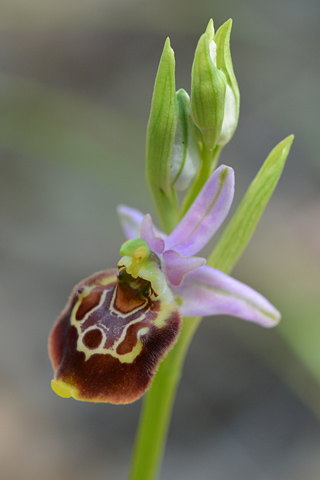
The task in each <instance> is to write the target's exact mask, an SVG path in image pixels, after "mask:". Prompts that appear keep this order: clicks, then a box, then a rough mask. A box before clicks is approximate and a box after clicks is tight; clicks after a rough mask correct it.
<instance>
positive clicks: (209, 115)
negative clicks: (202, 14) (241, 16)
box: [191, 20, 226, 150]
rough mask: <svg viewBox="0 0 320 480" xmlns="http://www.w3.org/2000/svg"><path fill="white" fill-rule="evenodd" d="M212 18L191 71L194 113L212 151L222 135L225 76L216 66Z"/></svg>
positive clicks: (193, 117) (192, 114)
mask: <svg viewBox="0 0 320 480" xmlns="http://www.w3.org/2000/svg"><path fill="white" fill-rule="evenodd" d="M216 56H217V52H216V44H215V42H214V27H213V21H212V20H210V22H209V24H208V27H207V29H206V31H205V33H204V34H203V35H202V36H201V37H200V40H199V42H198V45H197V48H196V52H195V55H194V61H193V66H192V74H191V116H192V120H193V122H194V123H195V125H196V126H197V127H198V128H199V129H200V131H201V133H202V138H203V142H204V144H205V146H206V147H207V148H208V149H209V150H212V149H213V148H214V147H215V146H216V145H217V143H218V140H219V137H220V135H221V130H222V124H223V118H224V108H225V96H226V78H225V75H224V74H223V73H222V72H221V71H220V70H219V69H218V68H217V64H216V61H217V58H216Z"/></svg>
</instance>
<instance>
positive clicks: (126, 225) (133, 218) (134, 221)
mask: <svg viewBox="0 0 320 480" xmlns="http://www.w3.org/2000/svg"><path fill="white" fill-rule="evenodd" d="M117 213H118V216H119V220H120V224H121V226H122V230H123V232H124V234H125V236H126V238H127V239H128V240H131V239H132V238H137V237H140V225H141V222H142V220H143V216H144V215H143V213H141V212H140V211H139V210H136V209H135V208H131V207H127V205H118V207H117Z"/></svg>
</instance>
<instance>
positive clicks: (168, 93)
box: [146, 38, 178, 217]
mask: <svg viewBox="0 0 320 480" xmlns="http://www.w3.org/2000/svg"><path fill="white" fill-rule="evenodd" d="M177 121H178V104H177V99H176V88H175V60H174V52H173V50H172V48H171V46H170V40H169V38H167V40H166V42H165V45H164V49H163V53H162V56H161V60H160V63H159V68H158V73H157V77H156V81H155V85H154V91H153V97H152V104H151V111H150V117H149V123H148V130H147V144H146V176H147V182H148V186H149V189H150V193H151V196H152V198H153V200H154V203H155V206H156V209H157V210H158V212H159V213H160V217H161V213H162V211H164V210H168V209H169V210H172V209H174V208H175V207H174V205H175V197H174V192H173V189H172V187H171V179H170V161H171V158H172V150H173V144H174V139H175V133H176V126H177Z"/></svg>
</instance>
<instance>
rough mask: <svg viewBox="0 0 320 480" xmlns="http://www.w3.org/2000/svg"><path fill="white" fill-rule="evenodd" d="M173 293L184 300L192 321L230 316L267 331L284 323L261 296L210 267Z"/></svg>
mask: <svg viewBox="0 0 320 480" xmlns="http://www.w3.org/2000/svg"><path fill="white" fill-rule="evenodd" d="M173 290H174V292H175V294H176V295H179V296H180V297H181V299H182V306H181V310H182V314H183V315H185V316H188V317H192V316H206V315H219V314H226V315H232V316H235V317H240V318H242V319H244V320H248V321H249V322H255V323H258V324H260V325H262V326H263V327H273V326H274V325H276V324H277V323H278V322H279V320H280V312H278V310H277V309H276V308H275V307H274V306H273V305H271V303H270V302H268V300H267V299H266V298H264V297H263V296H262V295H260V293H258V292H256V291H255V290H253V289H252V288H250V287H248V286H247V285H245V284H243V283H241V282H239V281H238V280H235V279H233V278H231V277H229V275H226V274H225V273H222V272H220V271H219V270H216V269H214V268H212V267H208V266H206V265H205V266H203V267H201V268H199V269H198V270H196V271H195V272H191V273H190V274H189V275H187V276H186V277H185V278H184V280H183V283H182V285H181V286H180V287H174V288H173Z"/></svg>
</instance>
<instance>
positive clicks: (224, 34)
mask: <svg viewBox="0 0 320 480" xmlns="http://www.w3.org/2000/svg"><path fill="white" fill-rule="evenodd" d="M231 28H232V20H231V18H230V19H229V20H228V21H227V22H225V23H224V24H223V25H221V27H220V28H219V29H218V31H217V33H216V34H215V37H214V41H215V43H216V45H217V57H216V58H217V67H218V69H219V70H220V71H222V72H223V73H224V75H225V78H226V80H227V84H228V86H229V87H230V94H231V92H232V97H233V98H232V100H233V102H234V108H233V111H232V113H231V112H226V111H225V116H226V115H228V113H229V115H232V117H233V118H232V120H230V121H229V128H227V130H228V131H227V132H223V130H224V129H225V125H223V127H222V135H221V137H220V138H219V141H218V143H219V145H224V144H225V143H227V142H229V140H230V139H231V137H232V135H233V133H234V131H235V129H236V127H237V124H238V119H239V109H240V92H239V87H238V82H237V79H236V77H235V74H234V71H233V65H232V60H231V51H230V34H231ZM227 90H229V89H227ZM229 103H231V102H229ZM225 110H226V108H225ZM222 137H224V138H222Z"/></svg>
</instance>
